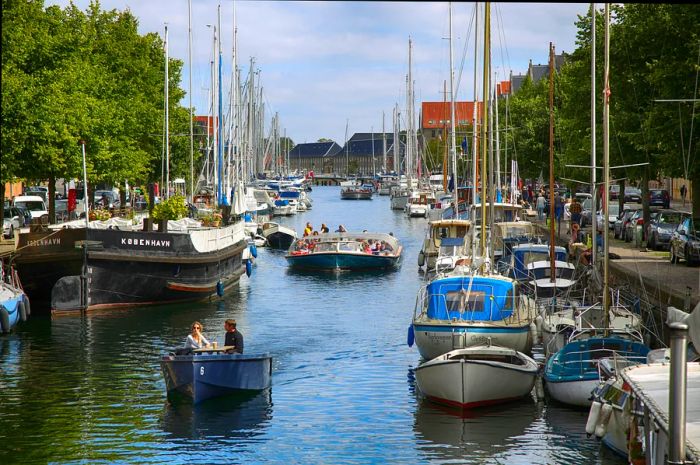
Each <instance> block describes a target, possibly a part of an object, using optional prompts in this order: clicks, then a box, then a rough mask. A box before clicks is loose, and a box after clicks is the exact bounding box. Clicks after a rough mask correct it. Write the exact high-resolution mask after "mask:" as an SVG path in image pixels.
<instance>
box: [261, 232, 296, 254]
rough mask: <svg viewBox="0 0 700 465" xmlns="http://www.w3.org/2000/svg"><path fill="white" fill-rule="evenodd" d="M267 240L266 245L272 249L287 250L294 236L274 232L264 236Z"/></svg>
mask: <svg viewBox="0 0 700 465" xmlns="http://www.w3.org/2000/svg"><path fill="white" fill-rule="evenodd" d="M265 238H266V239H267V244H268V245H269V246H270V247H272V248H273V249H283V250H287V249H289V247H290V246H291V245H292V242H294V239H296V237H295V236H292V235H290V234H285V233H283V232H280V231H276V232H274V233H272V234H270V235H268V236H265Z"/></svg>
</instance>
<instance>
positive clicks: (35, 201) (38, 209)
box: [12, 195, 49, 219]
mask: <svg viewBox="0 0 700 465" xmlns="http://www.w3.org/2000/svg"><path fill="white" fill-rule="evenodd" d="M12 205H13V206H15V207H24V208H26V209H27V210H29V212H30V213H31V214H32V219H34V218H41V217H42V216H44V215H48V214H49V212H48V210H47V209H46V203H45V202H44V199H42V198H41V197H39V196H38V195H18V196H17V197H15V199H14V200H13V201H12Z"/></svg>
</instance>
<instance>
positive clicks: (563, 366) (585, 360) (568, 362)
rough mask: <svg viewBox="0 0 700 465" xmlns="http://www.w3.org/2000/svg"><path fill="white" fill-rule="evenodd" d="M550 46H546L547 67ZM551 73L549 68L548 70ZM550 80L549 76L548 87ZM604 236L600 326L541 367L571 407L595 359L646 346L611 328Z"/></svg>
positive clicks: (634, 335)
mask: <svg viewBox="0 0 700 465" xmlns="http://www.w3.org/2000/svg"><path fill="white" fill-rule="evenodd" d="M609 28H610V23H609V6H608V5H607V4H606V6H605V99H604V107H603V171H604V174H603V176H604V183H605V191H604V192H606V193H607V192H609V191H610V190H609V184H610V166H609V162H608V160H609V136H610V135H609V118H610V115H609V105H610V101H609V95H610V93H609V85H610V81H609V58H608V57H609V54H610V52H609V49H610V34H609ZM553 57H554V48H553V46H551V45H550V67H552V68H553V65H552V62H553ZM550 76H551V71H550ZM551 82H552V79H551V77H550V86H551V85H552V84H551ZM607 200H608V199H605V202H604V207H603V208H604V215H603V216H604V221H605V224H604V226H605V229H603V230H604V231H608V229H607V228H608V224H607V221H608V201H607ZM608 260H609V257H608V235H607V234H605V235H604V239H603V291H602V296H601V297H602V306H601V307H600V308H601V310H602V327H592V328H585V327H578V328H576V330H575V331H574V332H573V334H572V335H571V336H570V337H569V342H568V343H567V344H566V345H565V346H564V347H562V348H561V349H560V350H559V351H557V352H556V353H555V354H554V355H552V356H551V357H550V358H549V359H548V360H547V362H546V365H545V370H544V380H545V386H546V389H547V391H548V392H549V394H550V395H551V396H552V397H553V398H554V399H555V400H557V401H559V402H563V403H566V404H569V405H573V406H579V407H590V405H591V400H592V396H591V393H592V392H593V390H594V389H595V388H596V387H597V386H598V384H599V383H600V368H599V363H598V362H599V360H601V359H604V358H620V357H621V358H624V359H626V360H629V361H631V362H633V363H642V362H644V361H645V360H646V356H647V354H648V353H649V347H648V346H646V345H645V344H644V343H643V340H642V337H641V334H640V333H639V331H637V330H635V329H634V328H625V329H622V330H618V331H611V328H610V311H611V309H610V298H611V295H610V290H609V287H608Z"/></svg>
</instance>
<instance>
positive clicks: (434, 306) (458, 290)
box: [427, 276, 515, 321]
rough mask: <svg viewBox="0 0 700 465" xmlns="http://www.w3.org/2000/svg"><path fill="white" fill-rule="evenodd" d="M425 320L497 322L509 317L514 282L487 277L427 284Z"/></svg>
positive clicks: (454, 277) (454, 278) (439, 280)
mask: <svg viewBox="0 0 700 465" xmlns="http://www.w3.org/2000/svg"><path fill="white" fill-rule="evenodd" d="M427 290H428V309H427V315H428V318H432V319H437V320H453V319H458V320H470V321H500V320H504V319H506V318H508V317H510V316H511V315H512V314H513V305H514V300H515V297H514V292H515V287H514V282H513V281H511V280H507V279H501V278H493V277H487V276H474V277H470V276H451V277H447V278H441V279H436V280H434V281H433V282H431V283H430V284H428V289H427Z"/></svg>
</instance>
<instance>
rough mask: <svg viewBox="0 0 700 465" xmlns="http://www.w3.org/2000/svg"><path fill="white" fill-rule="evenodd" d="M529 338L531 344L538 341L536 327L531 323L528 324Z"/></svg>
mask: <svg viewBox="0 0 700 465" xmlns="http://www.w3.org/2000/svg"><path fill="white" fill-rule="evenodd" d="M530 337H531V338H532V343H533V344H534V343H537V342H538V341H539V339H538V334H537V325H536V324H535V322H534V321H533V322H532V323H530Z"/></svg>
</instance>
